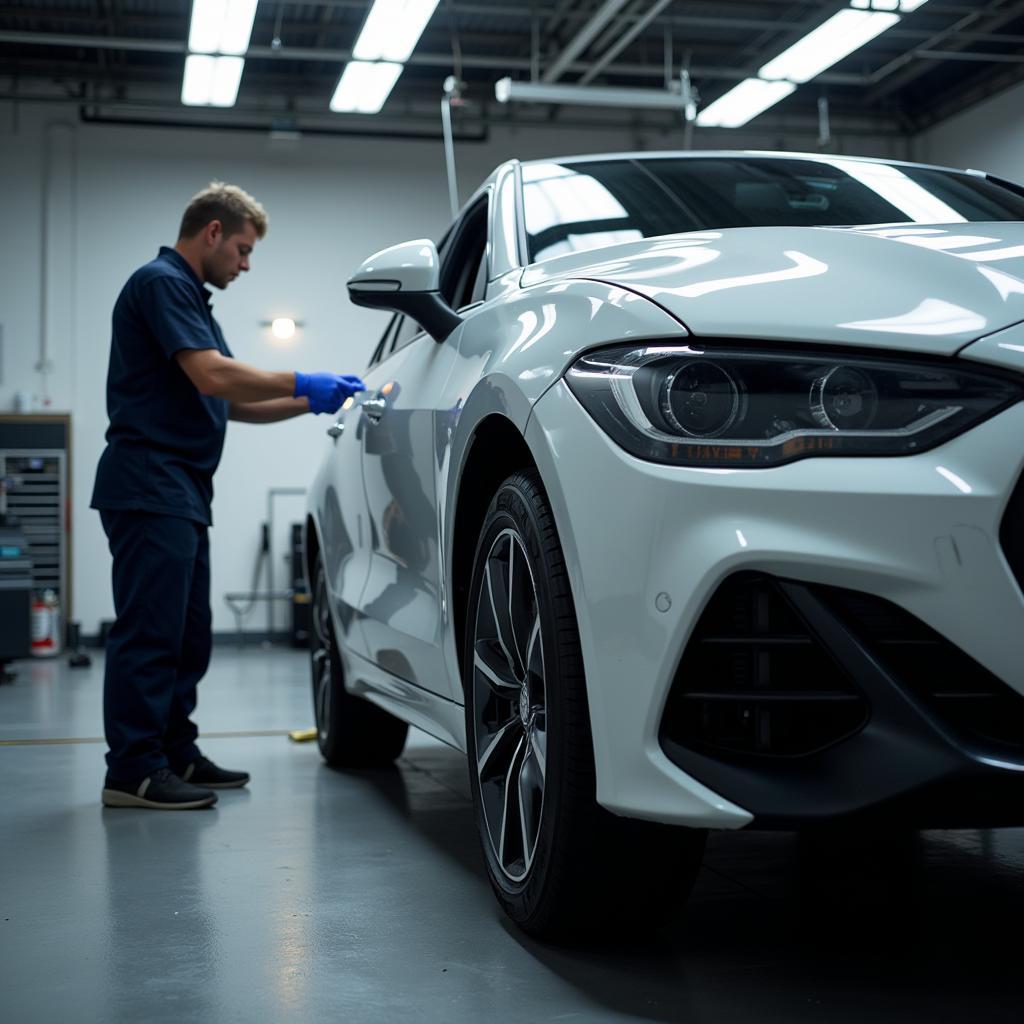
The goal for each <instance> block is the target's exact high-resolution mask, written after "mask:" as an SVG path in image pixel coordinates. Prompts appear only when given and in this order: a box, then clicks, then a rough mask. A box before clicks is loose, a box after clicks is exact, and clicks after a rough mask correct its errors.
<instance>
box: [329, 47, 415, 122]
mask: <svg viewBox="0 0 1024 1024" xmlns="http://www.w3.org/2000/svg"><path fill="white" fill-rule="evenodd" d="M403 66H404V65H402V64H389V63H385V62H383V61H378V62H374V63H368V62H366V61H358V60H353V61H349V63H348V64H346V65H345V70H344V71H343V72H342V73H341V78H340V79H339V80H338V87H337V88H336V89H335V90H334V96H333V97H332V98H331V110H333V111H334V112H335V113H355V114H376V113H377V112H378V111H379V110H380V108H381V107H383V106H384V101H385V100H386V99H387V98H388V96H389V95H390V94H391V90H392V89H393V88H394V85H395V82H397V81H398V76H399V75H400V74H401V73H402V68H403Z"/></svg>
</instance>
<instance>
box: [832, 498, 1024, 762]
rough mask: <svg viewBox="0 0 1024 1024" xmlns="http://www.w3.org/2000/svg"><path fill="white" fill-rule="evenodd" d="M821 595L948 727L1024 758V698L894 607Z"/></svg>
mask: <svg viewBox="0 0 1024 1024" xmlns="http://www.w3.org/2000/svg"><path fill="white" fill-rule="evenodd" d="M1018 493H1020V488H1019V487H1018ZM815 593H816V594H818V596H819V597H821V598H822V599H823V600H824V601H825V603H826V604H827V605H828V606H829V607H830V608H831V609H832V610H833V611H834V612H836V613H837V614H838V615H839V617H840V618H841V619H842V620H843V621H844V622H845V623H846V625H847V626H848V627H849V628H850V629H851V630H852V631H853V632H854V633H855V634H856V635H857V637H858V639H859V640H860V641H861V643H863V644H864V646H865V647H867V648H868V650H870V652H871V653H872V655H874V657H875V658H876V659H877V660H878V662H879V663H880V664H881V665H882V666H883V667H884V668H885V669H886V670H887V672H888V673H889V675H890V676H891V677H892V678H893V679H894V680H895V681H896V682H897V683H898V684H900V685H901V686H904V687H906V689H907V690H909V691H910V692H911V693H912V694H913V695H914V696H915V697H916V698H917V699H918V700H920V701H921V703H923V704H924V705H925V706H927V707H928V708H929V709H930V710H931V711H932V712H933V713H934V714H935V715H936V716H937V717H938V718H940V719H941V721H942V722H943V723H944V724H945V725H946V726H947V727H949V728H951V729H952V730H953V731H955V732H956V733H958V734H959V735H960V736H961V737H962V738H966V739H969V740H974V741H976V742H979V741H980V742H981V743H982V744H983V745H984V746H987V747H991V745H992V744H993V743H995V744H998V745H999V746H1000V747H1002V748H1006V749H1012V751H1013V752H1014V753H1016V754H1019V753H1021V752H1024V697H1021V695H1020V694H1018V693H1017V692H1016V691H1015V690H1011V689H1010V688H1009V687H1008V686H1007V685H1006V684H1005V683H1003V682H1002V680H1000V679H999V678H998V677H997V676H995V675H993V674H992V673H991V672H989V671H988V669H986V668H985V667H984V666H982V665H979V664H978V662H976V661H975V660H974V659H973V658H971V657H970V656H969V655H968V654H965V653H964V652H963V651H962V650H960V648H959V647H957V646H956V645H955V644H952V643H950V642H949V641H948V640H946V639H945V637H943V636H941V635H940V634H939V633H936V632H935V630H933V629H930V628H929V627H928V626H926V625H925V624H924V623H923V622H921V621H920V620H919V619H916V618H915V617H914V616H913V615H911V614H910V613H909V612H905V611H904V610H903V609H902V608H900V607H898V606H897V605H894V604H892V603H891V602H889V601H885V600H882V599H881V598H878V597H872V596H869V595H867V594H862V593H859V592H857V591H853V590H842V589H839V588H837V587H816V588H815Z"/></svg>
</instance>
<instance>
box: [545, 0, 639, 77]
mask: <svg viewBox="0 0 1024 1024" xmlns="http://www.w3.org/2000/svg"><path fill="white" fill-rule="evenodd" d="M625 6H626V0H604V3H603V4H601V6H600V7H599V8H598V9H597V10H596V11H595V12H594V14H593V16H592V17H591V18H590V20H589V21H588V22H587V23H586V24H585V25H584V26H583V28H581V29H580V30H579V32H577V33H576V35H575V36H573V38H572V39H571V40H569V42H568V44H567V45H566V46H565V48H564V49H563V50H562V52H561V53H560V54H559V55H558V57H556V58H555V61H554V63H552V64H551V66H550V67H549V68H547V69H546V70H545V71H544V73H543V74H542V75H541V81H544V82H557V81H558V79H559V78H561V77H562V75H563V74H564V73H565V72H566V71H567V70H568V69H569V65H570V64H572V63H573V62H574V61H575V60H576V58H577V57H578V56H579V55H580V54H581V53H583V52H584V50H586V49H587V47H588V46H590V44H591V43H592V42H593V41H594V39H595V37H596V36H597V35H598V33H599V32H600V31H601V30H602V29H603V28H604V27H605V25H607V24H608V22H609V21H611V19H612V18H614V17H615V15H616V14H618V13H619V11H621V10H622V8H623V7H625Z"/></svg>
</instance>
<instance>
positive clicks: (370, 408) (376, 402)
mask: <svg viewBox="0 0 1024 1024" xmlns="http://www.w3.org/2000/svg"><path fill="white" fill-rule="evenodd" d="M387 407H388V403H387V400H386V399H384V398H364V399H363V402H362V410H363V412H365V413H366V417H367V419H369V421H370V422H371V423H380V418H381V416H383V415H384V410H385V409H387Z"/></svg>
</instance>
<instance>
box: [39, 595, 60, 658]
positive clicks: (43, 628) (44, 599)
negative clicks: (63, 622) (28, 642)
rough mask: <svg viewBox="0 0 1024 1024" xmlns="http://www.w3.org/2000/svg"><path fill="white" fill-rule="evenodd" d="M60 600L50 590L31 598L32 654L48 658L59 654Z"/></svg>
mask: <svg viewBox="0 0 1024 1024" xmlns="http://www.w3.org/2000/svg"><path fill="white" fill-rule="evenodd" d="M60 647H61V644H60V602H59V601H58V600H57V595H56V593H55V592H54V591H52V590H44V591H43V592H42V593H39V592H36V594H35V595H34V596H33V598H32V654H33V655H35V656H36V657H41V658H48V657H52V656H53V655H55V654H60Z"/></svg>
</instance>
